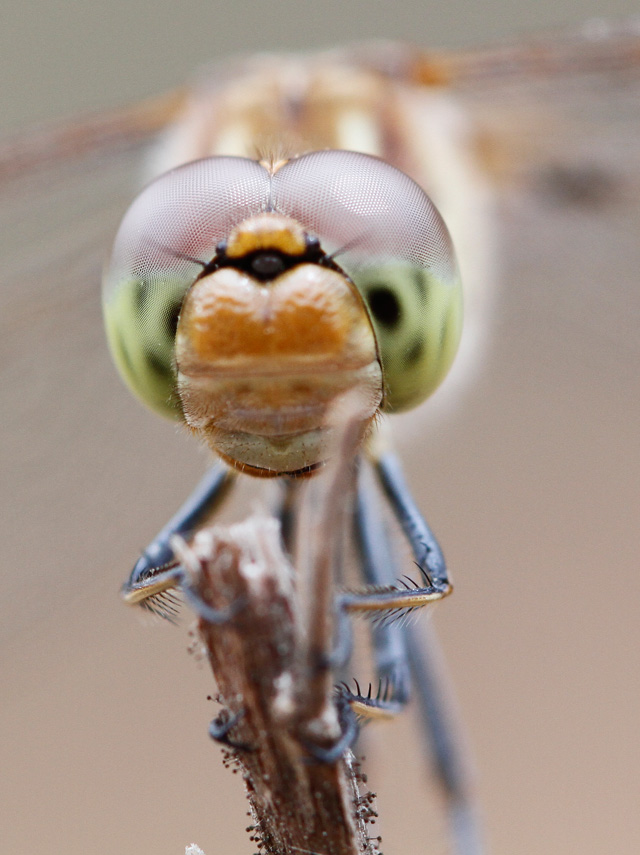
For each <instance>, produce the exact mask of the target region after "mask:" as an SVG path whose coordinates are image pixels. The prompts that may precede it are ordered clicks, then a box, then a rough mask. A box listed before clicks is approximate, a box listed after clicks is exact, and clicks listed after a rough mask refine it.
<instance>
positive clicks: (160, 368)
mask: <svg viewBox="0 0 640 855" xmlns="http://www.w3.org/2000/svg"><path fill="white" fill-rule="evenodd" d="M145 361H146V363H147V367H148V368H149V369H150V370H151V371H152V372H153V373H154V374H155V375H157V376H158V377H160V378H162V379H164V378H166V377H167V376H168V374H169V372H168V370H167V366H166V365H165V363H164V362H163V361H162V360H161V359H158V357H157V356H156V355H155V353H152V352H151V351H147V353H146V354H145Z"/></svg>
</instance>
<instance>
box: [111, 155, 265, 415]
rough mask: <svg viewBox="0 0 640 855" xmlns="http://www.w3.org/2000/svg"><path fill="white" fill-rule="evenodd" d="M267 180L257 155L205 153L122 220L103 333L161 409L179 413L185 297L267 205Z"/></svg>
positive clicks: (156, 185) (133, 385) (128, 376)
mask: <svg viewBox="0 0 640 855" xmlns="http://www.w3.org/2000/svg"><path fill="white" fill-rule="evenodd" d="M269 185H270V176H269V173H268V172H267V171H266V170H265V169H264V168H263V167H262V166H260V165H259V164H258V163H256V162H255V161H252V160H247V159H244V158H236V157H215V158H207V159H206V160H200V161H196V162H194V163H189V164H187V165H186V166H182V167H179V168H178V169H174V170H172V171H171V172H168V173H166V174H165V175H162V176H161V177H160V178H158V179H156V181H154V182H152V183H151V184H149V185H148V187H146V188H145V189H144V190H143V191H142V193H141V194H140V195H139V196H138V197H137V199H136V200H135V201H134V202H133V204H132V205H131V207H130V208H129V210H128V212H127V214H126V215H125V217H124V219H123V221H122V224H121V226H120V229H119V231H118V234H117V236H116V241H115V245H114V249H113V253H112V257H111V262H110V264H109V267H108V269H107V272H106V274H105V277H104V286H103V311H104V318H105V325H106V330H107V339H108V341H109V345H110V348H111V353H112V356H113V359H114V361H115V363H116V366H117V367H118V370H119V372H120V374H121V376H122V378H123V380H124V381H125V383H126V384H127V385H128V386H129V388H130V389H131V390H132V391H133V392H134V394H135V395H137V397H139V398H140V399H141V400H142V401H143V402H144V403H146V404H147V405H148V406H150V407H151V408H152V409H153V410H156V411H157V412H159V413H161V414H163V415H166V416H169V417H172V418H181V417H182V410H181V407H180V402H179V398H178V395H177V393H176V371H175V358H174V343H175V330H176V325H177V321H178V316H179V313H180V308H181V305H182V301H183V299H184V296H185V294H186V292H187V291H188V289H189V287H190V286H191V285H192V284H193V282H194V281H195V279H196V278H197V276H198V275H199V274H200V273H201V272H202V269H203V267H204V265H206V264H207V263H209V262H210V261H211V259H212V258H213V257H214V255H215V253H216V247H217V245H218V244H219V243H220V242H221V241H223V240H226V238H227V237H228V235H229V232H230V231H231V230H232V228H233V227H234V226H236V225H237V224H238V222H241V221H242V220H243V219H245V218H246V217H247V216H250V215H252V214H257V213H259V212H261V211H263V210H265V208H266V207H267V204H268V199H269Z"/></svg>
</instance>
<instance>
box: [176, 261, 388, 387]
mask: <svg viewBox="0 0 640 855" xmlns="http://www.w3.org/2000/svg"><path fill="white" fill-rule="evenodd" d="M180 333H181V339H180V344H179V347H180V350H181V353H182V357H181V359H180V363H181V364H182V365H184V364H185V362H186V361H188V362H197V363H199V364H200V365H201V366H202V367H203V368H204V366H205V365H207V366H209V369H210V370H211V371H213V372H214V373H219V372H224V371H225V369H226V368H228V369H232V368H233V367H238V368H240V367H242V365H244V364H246V365H247V366H249V365H250V366H251V372H252V373H253V372H255V371H257V372H258V373H263V372H264V371H271V370H274V369H276V368H278V367H279V366H282V369H283V370H287V367H288V366H291V364H292V363H293V364H298V363H299V364H305V363H306V364H314V365H318V363H319V361H320V362H323V363H333V362H335V363H336V364H338V363H339V364H340V365H341V367H343V368H348V367H357V366H358V365H362V363H363V360H365V361H370V359H371V357H372V356H374V355H375V346H374V347H373V349H372V348H371V347H365V352H363V350H362V347H363V341H362V339H363V337H364V338H371V333H370V325H369V319H368V317H367V314H366V312H365V311H364V309H363V306H362V303H361V300H360V298H359V296H358V295H357V294H356V292H355V290H354V289H353V288H352V287H351V286H350V285H349V283H348V282H347V281H346V280H345V279H344V277H343V276H341V275H340V274H339V273H337V272H335V271H333V270H328V269H326V268H322V267H319V266H318V265H315V264H304V265H300V266H298V267H295V268H293V269H292V270H290V271H287V272H286V273H284V274H282V275H281V276H279V277H278V279H277V280H275V282H272V283H268V284H265V283H262V282H258V281H257V280H255V279H253V278H252V277H251V276H249V275H248V274H246V273H243V272H241V271H238V270H235V269H233V268H230V267H227V268H222V269H221V270H218V271H216V272H215V273H213V274H211V275H210V276H207V277H205V278H204V279H201V280H200V281H199V282H197V283H196V284H195V285H194V287H193V288H192V290H191V292H190V293H189V295H188V297H187V300H186V301H185V305H184V307H183V310H182V314H181V319H180ZM256 360H259V362H258V363H256Z"/></svg>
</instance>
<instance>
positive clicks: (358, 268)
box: [272, 151, 462, 412]
mask: <svg viewBox="0 0 640 855" xmlns="http://www.w3.org/2000/svg"><path fill="white" fill-rule="evenodd" d="M272 198H273V202H274V205H275V207H276V208H277V209H278V211H280V212H281V213H283V214H286V215H288V216H290V217H292V218H294V219H296V220H298V221H299V222H300V223H302V224H303V226H304V227H305V229H307V230H308V231H310V232H312V233H314V234H315V235H317V236H318V237H319V239H320V242H321V244H322V247H323V249H324V251H325V252H328V253H330V254H331V256H332V257H333V258H334V259H335V261H336V263H338V264H339V265H340V266H341V267H342V268H343V269H344V270H345V272H346V273H347V274H348V275H349V276H350V278H351V279H352V280H353V282H354V283H355V285H356V287H357V288H358V290H359V291H360V293H361V294H362V297H363V299H364V301H365V303H366V305H367V308H368V311H369V316H370V318H371V322H372V324H373V327H374V331H375V333H376V339H377V345H378V353H379V356H380V361H381V364H382V370H383V375H384V384H385V398H384V404H383V408H384V409H385V410H386V411H389V412H391V411H399V410H405V409H409V408H411V407H414V406H416V405H417V404H419V403H420V402H421V401H423V400H424V399H425V398H426V397H428V396H429V395H430V394H431V393H432V392H433V391H434V390H435V389H436V387H437V386H438V385H439V384H440V382H441V381H442V379H443V378H444V376H445V375H446V373H447V371H448V370H449V367H450V366H451V363H452V361H453V359H454V356H455V354H456V351H457V348H458V344H459V340H460V334H461V329H462V292H461V284H460V277H459V274H458V268H457V264H456V259H455V254H454V251H453V246H452V243H451V238H450V236H449V232H448V231H447V227H446V226H445V224H444V222H443V220H442V217H441V216H440V214H439V213H438V211H437V209H436V208H435V206H434V204H433V203H432V202H431V200H430V199H429V197H428V196H427V195H426V193H425V192H424V191H423V190H422V188H421V187H420V186H419V185H418V184H416V183H415V182H414V181H413V180H412V179H411V178H409V177H408V176H407V175H405V174H404V173H403V172H401V171H400V170H398V169H395V168H394V167H393V166H390V165H389V164H388V163H385V162H384V161H382V160H379V159H378V158H375V157H370V156H369V155H364V154H358V153H354V152H347V151H323V152H314V153H312V154H308V155H304V156H303V157H299V158H297V159H296V160H291V161H289V162H288V163H287V164H285V165H284V166H283V167H282V168H281V169H280V170H279V171H278V172H277V173H276V174H275V175H274V177H273V182H272Z"/></svg>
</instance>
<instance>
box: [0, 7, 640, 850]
mask: <svg viewBox="0 0 640 855" xmlns="http://www.w3.org/2000/svg"><path fill="white" fill-rule="evenodd" d="M636 8H637V6H636V3H635V2H634V0H629V2H624V0H617V2H608V3H607V6H606V13H607V15H608V16H612V15H623V14H629V13H631V12H633V11H635V10H636ZM601 12H602V4H599V3H597V2H595V0H593V2H587V0H572V2H569V0H554V2H553V3H551V2H539V3H535V4H531V3H520V4H516V3H513V2H510V0H502V1H501V2H498V0H496V2H481V3H477V4H473V5H470V4H468V3H467V2H461V0H455V2H449V3H447V4H436V3H425V2H420V3H418V2H408V0H407V2H403V0H399V2H393V3H392V2H383V0H379V2H375V0H369V2H364V0H349V2H346V3H345V2H337V1H336V0H326V2H323V3H311V2H307V1H306V0H298V1H297V2H294V0H280V2H272V0H261V2H249V1H248V0H235V2H233V3H232V2H217V3H216V2H202V0H183V2H181V3H179V4H175V3H169V2H157V0H156V2H154V0H144V2H142V0H127V2H126V3H125V2H115V0H114V2H111V3H109V4H106V5H105V4H99V5H95V4H86V3H82V2H75V0H74V2H64V3H61V2H58V0H54V2H51V0H47V2H45V0H34V2H31V3H28V4H13V5H11V6H9V5H8V4H5V8H4V9H3V10H2V17H1V19H0V20H1V23H2V26H1V28H0V104H1V105H2V106H1V110H0V124H1V125H2V126H3V129H4V130H10V129H14V128H17V127H21V126H25V125H26V124H28V123H31V122H36V121H41V120H44V119H48V118H54V117H61V116H65V115H71V114H72V113H74V112H75V111H80V110H96V109H103V108H106V107H112V106H115V105H119V104H125V103H128V102H131V101H135V100H136V99H138V98H140V97H143V96H146V95H150V94H154V93H157V92H161V91H163V89H165V88H167V87H171V86H174V85H177V84H181V83H183V82H185V80H187V79H188V78H189V76H190V75H191V74H192V73H193V71H194V69H197V68H198V66H199V65H201V64H203V63H206V62H208V61H210V60H211V59H220V58H222V57H224V56H226V55H230V54H234V53H237V52H243V53H244V52H249V53H250V52H253V51H258V50H259V51H263V50H287V49H295V50H299V49H307V48H313V47H320V46H331V45H335V44H338V43H344V42H348V41H353V40H364V39H367V38H379V37H391V38H398V39H405V40H410V41H413V42H415V43H419V44H422V45H425V46H431V47H463V46H467V45H478V44H481V43H482V42H491V41H494V40H497V39H499V38H502V37H511V36H514V37H515V36H516V35H517V34H518V33H520V32H526V31H530V30H535V29H540V28H546V27H550V26H556V25H562V24H567V23H569V24H571V23H577V22H579V21H581V20H582V19H584V18H588V17H590V16H594V15H598V14H600V13H601ZM596 118H597V116H594V119H596ZM622 118H623V119H624V118H625V117H624V116H623V117H622ZM636 120H637V113H636ZM636 139H637V137H636ZM636 179H637V176H636ZM109 180H110V173H109V172H108V171H107V172H106V173H105V174H104V175H99V174H96V190H95V193H96V196H97V200H98V205H99V199H100V193H102V192H103V191H104V190H105V186H106V185H107V184H108V182H109ZM630 186H631V191H630V198H629V199H627V200H626V201H624V200H623V201H620V200H619V199H615V198H612V199H609V200H607V199H605V200H604V202H602V203H601V204H595V205H587V206H585V207H584V209H583V208H581V207H580V206H573V207H570V208H569V209H567V207H566V206H565V205H563V204H558V205H556V206H553V205H549V206H548V207H546V208H545V207H542V208H541V207H537V208H536V207H535V206H534V207H533V208H531V207H529V206H528V205H526V204H524V203H523V204H520V203H519V202H518V201H516V202H514V203H513V205H512V206H511V207H510V208H509V209H508V211H507V213H508V214H509V215H508V216H506V217H504V219H505V223H504V227H503V237H502V245H503V249H504V255H503V258H502V261H501V263H500V268H501V273H500V284H499V288H498V295H497V298H496V302H495V308H494V312H493V322H492V325H491V326H492V329H491V336H490V344H489V346H488V347H487V348H485V349H484V350H483V351H481V354H480V356H479V357H478V359H479V360H481V365H479V366H477V371H476V376H475V381H474V382H473V384H471V386H470V388H468V389H467V391H466V394H465V395H464V396H463V397H462V398H461V400H460V402H459V404H458V405H457V407H456V408H455V409H451V410H450V412H449V413H448V414H447V416H446V417H445V416H442V417H439V418H437V419H436V420H433V421H432V423H431V425H430V426H429V427H425V428H424V429H423V428H421V427H420V426H418V423H417V422H415V421H414V422H412V423H410V424H408V425H405V427H404V428H403V430H402V433H403V437H404V439H403V443H402V445H403V455H404V457H405V460H406V461H407V470H408V474H409V477H410V480H411V483H412V486H413V488H414V490H415V494H416V497H417V499H418V502H419V504H420V506H421V507H422V508H423V509H425V511H426V512H427V515H428V517H429V519H430V521H431V524H432V526H433V528H434V529H435V531H436V532H437V534H438V536H439V538H440V540H441V542H442V543H443V545H444V547H445V551H446V554H447V557H448V560H449V563H450V566H451V569H452V573H453V574H454V581H455V584H456V592H455V596H454V597H453V598H451V599H450V600H448V601H447V602H446V603H444V604H443V605H442V606H441V607H439V609H438V611H437V615H436V618H435V620H436V624H437V628H438V631H439V635H440V638H441V640H442V646H443V648H444V651H445V654H446V657H447V660H448V663H449V666H450V671H451V674H452V678H453V682H454V684H455V686H456V691H457V695H458V698H459V702H460V706H461V709H462V716H463V719H464V721H465V723H466V727H467V730H468V734H469V743H470V745H471V746H472V750H473V754H474V758H475V765H476V767H477V770H478V776H477V786H478V793H479V799H480V802H481V805H482V808H483V810H484V813H485V817H486V827H487V836H488V840H489V851H490V852H491V853H494V855H512V853H518V855H534V853H545V855H548V854H549V853H562V855H564V853H567V852H580V853H581V855H592V853H593V855H595V853H602V852H615V853H617V855H636V853H637V852H638V851H639V849H640V820H639V819H638V810H637V805H638V792H639V784H640V770H639V766H640V738H639V736H638V722H639V719H640V679H639V672H638V656H637V649H638V642H639V640H640V630H639V629H638V627H639V625H640V624H639V622H638V619H637V604H638V602H639V600H638V594H639V593H640V590H639V588H640V582H639V578H640V574H639V573H638V554H639V552H640V549H639V547H640V527H639V526H638V519H637V507H638V483H639V480H640V477H639V476H640V471H639V469H640V447H639V446H640V442H639V437H638V423H639V416H640V394H639V393H640V381H639V378H638V337H639V335H640V334H639V333H638V330H639V329H640V318H639V317H638V314H639V310H640V297H639V295H638V272H637V271H638V270H639V269H640V258H639V257H638V248H637V243H638V240H637V236H638V233H639V232H638V226H639V222H638V220H639V218H638V211H637V197H634V195H633V185H630ZM107 189H108V188H107ZM637 189H638V185H637V182H636V185H635V190H636V191H637ZM56 198H58V197H56ZM89 201H91V202H92V204H93V206H95V205H96V198H94V199H93V200H89ZM89 201H87V204H89ZM61 204H62V203H61ZM541 204H542V203H541ZM80 210H82V209H80ZM541 211H542V214H541ZM58 213H60V214H61V213H62V211H61V209H59V210H58V211H56V210H55V209H52V210H51V211H50V212H49V216H50V219H51V221H52V222H54V221H55V220H56V217H57V214H58ZM503 213H504V212H503ZM634 216H635V219H633V217H634ZM14 219H15V220H16V222H14V223H12V225H13V226H15V227H16V229H18V228H20V230H21V235H22V240H23V241H24V247H25V249H24V252H25V255H26V256H30V257H33V256H34V255H37V253H38V252H39V251H40V247H41V242H42V241H43V240H44V238H42V237H41V235H43V234H44V225H46V224H44V225H43V223H42V222H41V223H39V225H38V229H43V231H39V230H36V231H34V233H33V236H32V237H31V239H30V238H29V235H30V233H29V206H28V205H26V206H24V205H23V206H22V207H21V208H20V214H19V215H18V214H16V216H15V218H14ZM17 220H20V222H17ZM116 223H117V216H116V217H115V219H114V220H113V224H112V226H115V224H116ZM25 235H26V236H27V237H26V238H25ZM5 238H6V235H5ZM7 240H9V239H7ZM110 240H111V235H110V234H108V233H107V234H106V235H105V239H104V241H105V242H104V252H105V253H106V252H107V251H108V247H109V242H110ZM0 265H2V259H1V258H0ZM91 269H92V271H93V273H92V274H91V276H89V274H88V277H89V278H88V279H87V281H86V289H85V290H84V291H83V292H82V294H81V296H80V297H79V296H78V293H77V291H73V290H69V292H67V291H65V290H64V289H63V290H61V291H60V292H59V293H57V294H53V293H49V292H48V290H47V282H46V269H45V271H44V273H43V274H42V277H41V278H40V280H39V282H38V283H37V287H33V288H32V290H25V291H24V292H22V293H20V291H19V290H18V291H13V292H11V293H8V292H7V293H5V294H0V300H2V306H3V308H2V318H1V320H2V324H3V330H4V331H3V335H2V341H0V350H1V352H2V356H1V359H0V365H2V388H1V389H0V392H1V393H2V396H3V403H2V424H3V427H2V457H3V464H2V468H3V474H2V509H1V516H0V528H1V539H2V546H3V548H2V554H3V563H4V570H3V586H2V602H3V610H2V612H3V619H2V621H0V674H1V677H0V680H1V685H2V693H1V694H2V699H1V700H0V734H1V735H0V769H2V775H1V776H0V804H2V809H1V811H0V841H1V844H0V851H2V852H7V853H8V852H16V851H24V852H28V853H29V855H45V853H46V855H50V853H55V852H64V853H65V855H80V853H89V852H90V853H92V855H112V853H116V852H117V853H119V855H134V853H135V855H141V853H144V854H145V855H147V853H148V855H151V853H153V855H165V853H166V855H170V853H171V855H176V853H181V852H183V851H184V846H185V845H186V844H188V843H190V842H192V841H195V842H197V843H198V844H199V845H200V846H201V847H202V848H203V849H204V851H205V852H206V853H207V855H215V853H225V855H227V853H250V852H251V851H253V844H251V843H250V842H249V840H248V836H247V835H246V833H245V831H244V828H245V826H246V825H247V824H248V820H247V817H246V816H245V812H246V804H245V802H244V799H243V795H242V792H241V782H240V780H239V779H238V778H237V777H236V776H232V775H230V774H229V773H228V772H227V771H226V770H224V769H223V768H222V764H221V762H220V758H219V756H218V750H217V748H215V747H214V746H213V745H212V744H211V743H210V741H209V739H208V737H207V734H206V728H207V724H208V722H209V720H210V719H211V718H212V717H213V716H214V715H215V714H216V711H217V707H216V706H215V705H214V704H212V703H211V702H208V701H207V700H206V696H207V694H209V693H210V692H211V691H212V689H213V686H212V681H211V678H210V675H209V673H208V670H207V668H206V667H205V666H204V665H203V664H202V663H198V662H196V660H195V658H194V657H193V656H189V655H188V654H187V646H188V644H189V642H190V639H189V636H188V633H187V627H188V624H189V619H188V616H187V619H186V620H185V621H184V622H183V626H182V627H181V628H179V629H175V628H173V627H170V626H164V625H159V626H146V625H144V622H143V621H141V620H139V619H138V618H137V615H136V614H135V613H134V612H132V611H131V610H128V609H127V608H126V607H125V606H124V605H123V604H122V603H121V602H120V600H119V597H118V590H119V586H120V584H121V582H122V581H123V579H124V578H125V576H126V574H127V573H128V571H129V568H130V566H131V565H132V563H133V561H134V560H135V557H136V556H137V554H138V552H139V550H140V549H141V548H142V547H143V546H144V545H145V544H146V543H147V542H148V540H149V539H150V538H151V537H152V536H153V535H154V534H155V532H156V531H157V529H158V528H159V527H160V526H161V525H162V524H163V523H164V522H165V521H166V519H168V518H169V516H170V515H171V514H172V513H173V511H174V510H175V508H176V507H177V505H178V504H179V502H180V501H182V499H183V498H184V497H185V496H186V495H187V494H188V492H189V490H190V487H191V485H192V484H194V483H195V481H196V480H197V479H198V477H199V476H200V474H201V472H202V471H203V468H204V466H205V464H206V455H205V454H204V453H203V452H202V451H198V449H197V448H196V447H195V446H194V444H193V443H192V442H190V441H189V440H188V439H187V438H185V436H184V435H182V434H181V433H180V432H179V431H177V430H176V429H175V427H174V426H173V425H171V424H168V423H164V422H162V421H161V420H159V419H158V418H157V417H155V416H154V415H152V414H148V413H147V412H145V411H144V410H143V409H142V407H140V406H139V405H138V404H136V402H135V401H133V399H131V398H130V396H129V394H128V392H127V391H126V390H125V389H124V388H123V387H121V385H120V383H119V381H118V378H117V377H116V375H115V371H114V370H113V368H112V366H111V364H110V361H109V357H108V355H107V352H106V347H105V344H104V343H103V337H102V329H101V321H100V315H99V285H98V278H99V274H98V270H97V269H94V268H91ZM92 277H93V278H92ZM32 284H33V283H32V282H31V281H30V282H29V287H30V288H31V287H32ZM25 288H26V286H25ZM420 424H421V423H420ZM235 511H236V513H237V514H242V513H243V512H244V510H243V508H238V507H236V509H235ZM359 676H360V675H359ZM415 739H416V737H415V731H414V730H413V722H412V717H411V715H410V714H409V713H408V714H407V715H406V716H404V719H403V721H401V722H398V723H397V724H394V725H392V726H387V727H386V728H384V729H383V728H378V730H377V732H375V731H374V729H373V728H371V729H370V731H369V734H368V736H367V744H366V753H367V756H368V758H369V768H368V771H369V782H370V786H371V787H372V789H374V790H377V791H378V792H379V810H380V813H381V821H380V823H379V826H378V831H379V832H380V833H382V835H383V838H384V843H383V849H384V851H385V852H386V853H388V855H393V853H400V852H402V853H403V855H412V853H416V855H417V853H426V852H436V853H443V852H445V851H447V849H446V834H445V828H444V821H443V818H442V814H441V811H440V805H439V803H438V797H437V794H434V793H433V792H432V790H431V789H430V786H429V783H428V781H427V779H426V776H425V775H424V772H423V764H422V758H421V755H420V752H419V751H417V750H416V748H415V746H416V743H415ZM376 833H377V832H376Z"/></svg>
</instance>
